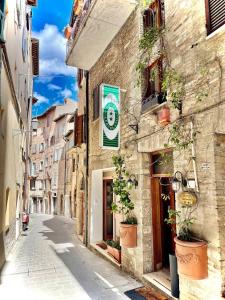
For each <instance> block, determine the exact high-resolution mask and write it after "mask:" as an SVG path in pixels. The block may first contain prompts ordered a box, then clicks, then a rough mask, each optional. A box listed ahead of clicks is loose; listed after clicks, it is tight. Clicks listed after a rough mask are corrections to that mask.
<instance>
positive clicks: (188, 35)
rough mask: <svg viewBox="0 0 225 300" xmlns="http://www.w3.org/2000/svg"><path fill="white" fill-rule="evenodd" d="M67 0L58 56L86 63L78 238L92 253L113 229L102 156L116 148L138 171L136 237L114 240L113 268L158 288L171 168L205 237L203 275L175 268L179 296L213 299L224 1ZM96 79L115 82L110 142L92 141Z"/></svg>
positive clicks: (220, 273)
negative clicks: (132, 242)
mask: <svg viewBox="0 0 225 300" xmlns="http://www.w3.org/2000/svg"><path fill="white" fill-rule="evenodd" d="M79 2H80V1H79ZM77 3H78V1H74V7H73V12H72V16H71V21H70V26H71V27H72V35H71V37H70V40H69V41H68V53H67V63H68V64H69V65H72V66H76V67H78V68H80V69H81V70H86V72H85V74H86V76H85V77H84V79H83V82H85V84H86V85H87V86H86V87H85V92H84V90H83V86H80V94H79V97H80V100H81V103H83V107H86V110H85V113H86V116H87V117H86V125H87V126H88V134H87V136H88V139H87V144H86V148H85V149H84V151H86V153H87V155H88V173H84V174H87V175H89V176H88V177H87V178H85V180H88V188H87V185H86V189H85V201H86V203H88V206H86V207H85V212H86V215H87V216H88V222H86V223H85V227H86V230H87V233H88V234H87V236H88V244H89V246H92V247H94V248H95V249H96V250H98V251H100V252H101V253H102V250H101V249H99V247H98V246H97V244H100V243H102V242H103V241H105V240H107V239H109V238H110V239H111V238H114V239H115V238H117V236H118V235H119V230H118V228H119V219H118V217H117V216H115V215H112V214H108V211H109V210H110V209H108V211H106V209H105V204H104V203H105V197H104V196H103V195H105V194H107V193H108V198H109V197H111V200H110V201H111V202H113V201H115V197H114V196H113V193H112V190H110V189H112V181H113V178H114V176H115V171H114V167H113V164H112V155H115V154H120V155H123V156H124V157H125V162H126V167H127V169H128V171H129V173H130V174H132V175H133V176H134V177H135V178H136V179H137V180H138V186H137V188H136V189H135V190H133V191H132V199H133V200H134V203H135V209H134V213H135V215H136V217H137V219H138V238H137V247H136V248H132V249H128V248H125V247H122V268H123V269H124V270H127V271H128V272H130V273H133V274H134V275H135V276H137V277H138V278H139V279H142V280H145V281H146V282H149V283H150V284H151V285H154V286H155V287H157V288H159V289H161V290H163V291H164V292H165V293H167V292H168V289H170V286H167V283H166V282H168V283H169V281H167V279H168V277H169V274H168V267H169V261H168V257H169V253H170V252H171V251H172V250H174V241H173V234H172V233H171V231H170V230H168V226H167V224H166V223H165V222H164V219H165V217H167V211H168V208H169V207H173V206H176V207H177V208H178V209H179V203H178V195H179V194H178V193H176V194H175V193H174V192H173V190H172V184H171V182H172V180H173V179H174V177H173V176H174V174H177V172H178V171H179V172H180V173H179V174H182V177H184V178H185V179H186V180H187V182H188V184H189V188H190V189H192V191H194V192H195V194H196V195H197V198H198V205H197V207H196V209H195V211H194V213H193V215H194V218H195V222H194V225H193V226H192V229H193V232H194V234H195V235H196V236H197V237H198V238H200V239H203V240H205V241H207V242H208V277H207V278H206V279H204V280H190V279H188V278H186V277H185V276H182V275H181V276H180V299H185V300H194V299H195V300H203V299H220V298H221V297H222V294H223V293H224V290H225V277H224V274H225V266H224V251H223V248H224V234H223V231H224V205H223V198H224V177H223V175H224V163H225V161H224V154H223V149H224V140H225V138H224V134H225V128H224V122H223V115H224V97H225V89H224V80H225V79H224V68H225V65H224V59H223V58H224V53H225V48H224V38H225V27H224V26H225V25H224V22H225V15H224V11H225V6H224V3H223V2H221V1H210V0H209V1H204V0H201V1H181V0H175V1H171V0H164V1H158V0H156V1H154V0H153V1H139V3H137V2H136V5H135V1H133V2H132V1H128V0H127V1H125V0H123V1H119V0H118V1H117V0H116V1H113V2H112V1H111V2H110V3H109V2H108V1H107V0H105V1H98V0H95V1H94V0H93V1H84V5H83V7H82V10H81V11H80V9H79V10H77ZM146 3H149V4H146ZM109 20H110V22H109ZM206 25H207V26H206ZM146 48H147V50H149V51H146V52H145V53H143V52H144V51H145V50H146ZM138 69H139V72H138ZM78 79H80V78H78ZM102 84H105V85H106V86H110V87H119V90H120V145H119V150H113V151H112V150H109V149H108V150H106V149H104V147H102V141H101V139H102V137H101V130H102V122H103V120H102V112H101V105H100V104H101V101H103V100H102V97H101V91H102ZM165 89H166V90H167V93H165ZM99 91H100V93H99ZM87 103H88V105H86V104H87ZM168 108H169V110H168ZM168 111H169V113H168ZM86 125H85V126H86ZM111 148H112V147H111ZM84 155H85V154H84ZM165 157H167V158H170V159H168V161H167V163H165V162H164V163H163V158H165ZM171 158H172V159H171ZM86 163H87V162H86ZM77 184H78V183H77ZM162 195H165V196H166V197H168V199H169V200H170V201H169V202H165V201H163V199H162V198H163V197H162ZM78 218H79V216H78ZM107 221H108V222H107ZM104 255H106V254H104ZM165 278H166V280H165Z"/></svg>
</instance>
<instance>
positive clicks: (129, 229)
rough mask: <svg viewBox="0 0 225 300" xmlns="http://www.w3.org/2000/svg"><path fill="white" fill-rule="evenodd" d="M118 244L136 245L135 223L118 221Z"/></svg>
mask: <svg viewBox="0 0 225 300" xmlns="http://www.w3.org/2000/svg"><path fill="white" fill-rule="evenodd" d="M120 245H121V246H123V247H126V248H135V247H137V225H133V224H123V223H120Z"/></svg>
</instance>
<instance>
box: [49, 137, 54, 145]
mask: <svg viewBox="0 0 225 300" xmlns="http://www.w3.org/2000/svg"><path fill="white" fill-rule="evenodd" d="M54 144H55V136H54V135H53V136H52V137H51V140H50V146H53V145H54Z"/></svg>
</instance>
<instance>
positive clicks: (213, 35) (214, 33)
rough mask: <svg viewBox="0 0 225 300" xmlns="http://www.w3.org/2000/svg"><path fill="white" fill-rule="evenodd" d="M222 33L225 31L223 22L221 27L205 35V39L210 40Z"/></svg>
mask: <svg viewBox="0 0 225 300" xmlns="http://www.w3.org/2000/svg"><path fill="white" fill-rule="evenodd" d="M223 33H225V24H224V25H222V26H221V27H219V28H218V29H216V30H215V31H213V32H212V33H210V34H209V35H207V36H206V40H210V39H212V38H214V37H218V36H220V35H222V34H223Z"/></svg>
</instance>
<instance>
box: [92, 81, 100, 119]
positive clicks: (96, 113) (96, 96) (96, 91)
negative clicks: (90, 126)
mask: <svg viewBox="0 0 225 300" xmlns="http://www.w3.org/2000/svg"><path fill="white" fill-rule="evenodd" d="M99 91H100V86H99V85H97V86H96V87H95V89H94V91H93V121H94V120H97V119H98V118H99V110H100V108H99V104H100V103H99V100H100V99H99V98H100V97H99V96H100V93H99Z"/></svg>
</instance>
